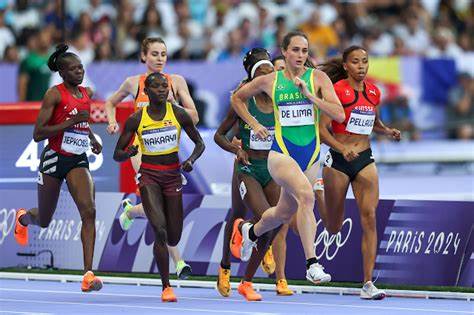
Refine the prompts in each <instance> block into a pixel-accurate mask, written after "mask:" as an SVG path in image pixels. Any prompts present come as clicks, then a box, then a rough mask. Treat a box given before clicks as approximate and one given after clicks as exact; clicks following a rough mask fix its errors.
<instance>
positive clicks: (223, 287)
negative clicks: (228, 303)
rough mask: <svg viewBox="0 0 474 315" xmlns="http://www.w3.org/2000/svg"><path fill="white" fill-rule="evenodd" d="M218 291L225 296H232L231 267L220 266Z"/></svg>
mask: <svg viewBox="0 0 474 315" xmlns="http://www.w3.org/2000/svg"><path fill="white" fill-rule="evenodd" d="M217 291H219V293H220V294H221V295H222V296H223V297H228V296H230V269H224V268H222V267H221V266H219V272H218V273H217Z"/></svg>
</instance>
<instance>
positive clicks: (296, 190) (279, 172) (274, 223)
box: [254, 151, 314, 236]
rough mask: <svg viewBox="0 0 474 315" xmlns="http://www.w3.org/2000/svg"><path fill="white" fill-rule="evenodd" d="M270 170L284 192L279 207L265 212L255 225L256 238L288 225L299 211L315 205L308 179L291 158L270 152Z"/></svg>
mask: <svg viewBox="0 0 474 315" xmlns="http://www.w3.org/2000/svg"><path fill="white" fill-rule="evenodd" d="M268 170H269V172H270V174H271V175H272V178H273V179H274V181H275V182H276V184H277V185H280V186H281V187H282V191H281V194H280V198H279V200H278V203H277V205H276V206H275V207H271V208H270V209H268V210H267V211H265V212H264V214H263V215H262V218H261V219H260V220H259V221H258V222H257V223H256V224H255V226H254V233H255V235H256V236H260V235H262V234H264V233H265V232H268V231H270V230H272V229H274V228H276V227H278V226H279V225H281V224H283V223H288V222H289V220H290V219H291V217H292V215H293V214H294V213H296V211H297V210H299V209H300V208H301V209H303V208H305V207H306V208H309V205H310V204H311V203H313V204H314V196H313V194H312V192H311V187H310V184H309V182H308V179H307V178H306V177H305V176H304V174H303V172H302V171H301V169H300V168H299V166H298V164H296V162H295V161H294V160H293V159H292V158H291V157H289V156H285V155H283V154H280V153H276V152H274V151H270V153H269V155H268ZM311 211H312V210H311Z"/></svg>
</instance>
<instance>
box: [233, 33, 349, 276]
mask: <svg viewBox="0 0 474 315" xmlns="http://www.w3.org/2000/svg"><path fill="white" fill-rule="evenodd" d="M282 54H283V56H284V57H285V60H286V69H285V70H283V71H278V72H276V73H272V74H268V75H264V76H261V77H259V78H256V79H254V80H253V81H252V82H249V83H248V84H246V85H244V86H243V87H242V88H241V89H239V90H238V91H237V92H236V93H235V94H234V95H233V96H232V107H233V108H234V109H235V111H236V112H237V114H238V115H239V116H240V117H241V118H242V119H243V120H244V121H245V122H247V124H248V125H249V126H250V127H251V128H252V129H253V131H254V133H255V134H256V135H257V136H258V137H259V138H261V139H265V138H266V137H268V136H269V131H268V130H267V128H265V127H264V126H262V125H261V124H260V123H259V122H258V121H257V120H256V119H255V118H254V117H252V115H251V114H250V113H249V111H248V109H247V105H246V102H247V100H248V99H249V98H251V97H253V96H255V95H257V94H259V93H262V92H264V93H266V94H267V95H268V96H270V97H272V99H273V106H274V114H275V140H274V141H273V145H272V148H271V150H270V153H269V154H268V170H269V172H270V175H271V176H272V178H273V180H274V181H275V182H276V183H277V184H278V185H280V186H281V187H282V189H281V193H280V199H279V201H278V203H277V205H276V206H275V207H271V208H269V209H268V210H266V211H265V212H264V213H263V215H262V218H261V219H260V220H259V221H258V222H257V223H256V224H255V225H253V224H251V223H250V222H245V223H242V224H238V225H237V224H234V226H235V228H234V234H236V235H238V234H240V233H241V234H242V242H241V244H236V245H235V247H236V248H234V250H233V251H234V252H235V251H236V250H238V249H240V253H241V259H242V260H243V261H246V260H248V259H249V258H250V255H251V253H252V250H253V248H254V247H255V246H256V241H257V239H258V237H259V236H261V235H263V234H264V233H266V232H268V231H270V230H273V229H274V228H276V227H278V226H279V225H281V224H283V223H288V222H289V221H290V220H291V217H292V216H293V214H295V213H296V225H297V228H298V232H299V235H300V238H301V243H302V245H303V249H304V254H305V257H306V268H307V270H306V278H307V279H308V280H309V281H311V282H313V283H320V282H328V281H330V280H331V276H330V275H329V274H327V273H325V272H324V268H323V267H322V266H321V265H320V264H318V262H317V259H316V255H315V251H314V239H315V235H316V219H315V217H314V213H313V207H314V201H315V198H314V192H313V186H314V184H315V183H316V175H317V171H318V168H319V164H318V163H316V162H317V160H318V157H319V130H318V124H319V111H320V110H322V111H323V112H325V113H326V114H327V115H328V116H330V117H331V118H332V119H333V120H336V121H338V122H342V121H344V118H345V116H344V110H343V108H342V105H341V103H340V101H339V99H338V98H337V95H336V93H335V92H334V88H333V86H332V84H331V80H330V79H329V78H328V76H327V75H326V74H325V73H323V72H322V71H319V70H316V69H314V68H312V67H311V66H312V65H311V64H310V63H308V40H307V38H306V35H305V34H304V33H301V32H290V33H288V34H287V35H286V36H285V37H284V39H283V42H282ZM239 245H240V246H239Z"/></svg>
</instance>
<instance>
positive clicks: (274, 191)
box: [239, 174, 280, 281]
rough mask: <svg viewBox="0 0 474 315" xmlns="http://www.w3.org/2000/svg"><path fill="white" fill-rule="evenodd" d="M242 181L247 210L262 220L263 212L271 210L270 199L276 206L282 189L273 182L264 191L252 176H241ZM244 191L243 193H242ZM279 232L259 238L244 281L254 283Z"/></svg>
mask: <svg viewBox="0 0 474 315" xmlns="http://www.w3.org/2000/svg"><path fill="white" fill-rule="evenodd" d="M239 179H240V180H241V182H240V184H239V186H240V187H243V188H241V193H242V197H243V202H244V204H245V206H246V207H247V209H250V210H252V212H253V214H254V216H255V219H257V220H258V219H260V218H261V216H262V214H263V212H264V211H265V210H267V209H268V208H270V203H269V201H268V197H270V198H271V199H272V202H273V204H276V202H277V200H278V199H277V198H278V197H279V191H280V187H279V186H278V185H276V184H275V182H274V181H271V182H270V183H269V184H268V185H267V186H266V187H265V190H264V189H262V186H261V185H260V183H259V182H258V181H257V180H256V179H255V178H253V177H252V176H250V175H245V174H239ZM242 191H243V192H242ZM277 232H278V228H277V229H274V230H271V231H269V232H267V233H265V234H264V235H262V236H260V237H259V238H258V242H257V248H256V250H254V251H253V253H252V256H251V257H250V260H249V262H248V265H247V268H246V270H245V275H244V281H252V279H253V276H254V275H255V272H256V271H257V268H258V266H259V264H260V262H261V261H262V259H263V256H265V253H266V251H267V249H268V247H269V246H270V244H271V241H272V240H273V238H274V237H275V235H276V233H277Z"/></svg>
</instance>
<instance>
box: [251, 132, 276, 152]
mask: <svg viewBox="0 0 474 315" xmlns="http://www.w3.org/2000/svg"><path fill="white" fill-rule="evenodd" d="M267 130H268V133H269V134H270V135H269V136H268V137H267V138H266V139H260V138H259V137H257V135H256V134H255V133H254V131H253V129H250V149H252V150H270V149H271V148H272V143H273V138H274V137H275V128H273V127H267Z"/></svg>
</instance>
